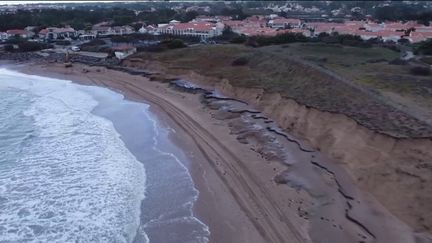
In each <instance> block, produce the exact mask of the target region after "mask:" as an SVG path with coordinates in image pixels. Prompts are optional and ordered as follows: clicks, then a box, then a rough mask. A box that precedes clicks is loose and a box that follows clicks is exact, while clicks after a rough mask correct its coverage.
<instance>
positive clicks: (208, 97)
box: [204, 93, 249, 105]
mask: <svg viewBox="0 0 432 243" xmlns="http://www.w3.org/2000/svg"><path fill="white" fill-rule="evenodd" d="M204 98H206V99H216V100H226V101H236V102H239V103H242V104H245V105H249V104H248V103H247V102H244V101H242V100H239V99H234V98H229V97H219V96H216V95H214V94H213V93H211V94H204Z"/></svg>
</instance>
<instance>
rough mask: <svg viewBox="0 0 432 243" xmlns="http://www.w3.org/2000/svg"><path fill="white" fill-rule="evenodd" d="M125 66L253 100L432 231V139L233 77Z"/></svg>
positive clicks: (414, 223) (399, 212)
mask: <svg viewBox="0 0 432 243" xmlns="http://www.w3.org/2000/svg"><path fill="white" fill-rule="evenodd" d="M123 64H124V65H127V66H131V67H138V68H145V69H149V70H158V71H160V73H163V74H173V75H175V76H177V77H182V78H184V79H187V80H190V81H192V82H194V83H197V84H200V85H203V86H212V87H214V88H216V90H218V91H219V92H221V93H223V94H224V95H226V96H229V97H232V98H236V99H239V100H243V101H245V102H248V103H249V104H250V105H253V106H255V108H256V109H258V110H260V111H262V112H263V113H264V114H265V115H266V116H268V117H269V118H271V119H273V120H274V121H276V122H277V123H278V125H279V126H280V127H281V128H282V129H284V130H286V131H287V132H289V133H291V134H293V135H294V136H297V137H299V138H302V139H304V140H306V141H308V142H309V143H310V144H311V145H312V146H313V147H315V148H316V149H318V150H320V151H322V152H323V153H325V154H326V155H328V156H329V157H330V158H332V159H333V160H334V161H336V162H337V163H340V164H342V165H343V166H344V167H345V168H346V169H347V171H348V172H349V173H350V175H351V176H352V177H353V179H354V180H355V181H356V182H357V184H358V185H359V186H360V188H361V189H363V190H365V191H368V192H370V193H372V194H373V195H374V196H375V197H376V198H377V199H378V200H379V201H380V202H381V203H382V204H383V205H384V206H385V207H386V208H387V209H388V210H390V211H391V212H392V213H393V214H394V215H396V216H397V217H398V218H400V219H402V220H403V221H405V222H406V223H408V224H409V225H410V226H411V227H413V228H414V230H415V231H418V232H422V231H427V232H432V187H431V186H430V185H431V183H432V139H431V138H397V137H392V136H389V135H386V134H381V133H378V132H376V131H372V130H370V129H368V128H366V127H365V126H362V125H361V124H359V123H358V122H356V121H355V120H354V119H351V118H349V117H348V116H346V115H343V114H339V113H332V112H326V111H321V110H318V109H315V108H313V107H308V106H305V105H302V104H300V103H298V102H297V101H295V100H294V99H289V98H285V97H283V96H282V95H281V94H280V93H274V92H267V91H265V90H264V89H260V88H244V87H238V86H233V85H231V84H230V82H229V80H226V79H224V80H222V81H220V79H218V78H214V77H208V76H203V75H200V74H197V73H195V72H192V71H189V72H188V71H186V70H178V69H175V70H174V69H167V68H166V67H164V65H161V64H160V63H157V62H151V61H141V60H140V61H139V62H136V61H134V60H125V62H124V63H123Z"/></svg>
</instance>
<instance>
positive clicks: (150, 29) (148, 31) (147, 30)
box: [138, 25, 157, 35]
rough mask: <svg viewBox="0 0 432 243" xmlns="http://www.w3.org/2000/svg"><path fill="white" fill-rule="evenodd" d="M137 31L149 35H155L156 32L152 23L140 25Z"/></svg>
mask: <svg viewBox="0 0 432 243" xmlns="http://www.w3.org/2000/svg"><path fill="white" fill-rule="evenodd" d="M138 32H139V33H141V34H150V35H155V34H157V27H155V26H152V25H148V26H146V27H144V26H142V27H141V28H140V29H139V30H138Z"/></svg>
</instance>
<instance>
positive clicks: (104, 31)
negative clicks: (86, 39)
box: [91, 25, 134, 36]
mask: <svg viewBox="0 0 432 243" xmlns="http://www.w3.org/2000/svg"><path fill="white" fill-rule="evenodd" d="M91 32H92V34H94V35H101V36H107V35H129V34H132V33H134V29H133V28H132V27H131V26H128V25H125V26H99V25H95V26H93V28H92V30H91Z"/></svg>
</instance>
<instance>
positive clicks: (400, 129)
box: [123, 43, 432, 232]
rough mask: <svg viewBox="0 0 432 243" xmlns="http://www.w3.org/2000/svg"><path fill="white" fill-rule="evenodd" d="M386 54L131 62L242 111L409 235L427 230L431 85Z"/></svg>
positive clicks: (354, 51)
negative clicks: (304, 145)
mask: <svg viewBox="0 0 432 243" xmlns="http://www.w3.org/2000/svg"><path fill="white" fill-rule="evenodd" d="M399 57H400V53H398V52H395V51H393V50H390V49H386V48H379V47H373V48H358V47H347V46H338V45H322V44H318V43H308V44H301V43H296V44H289V45H280V46H267V47H261V48H252V47H246V46H242V45H207V46H194V47H189V48H182V49H176V50H168V51H163V52H141V53H138V54H135V55H134V56H131V57H130V58H128V59H126V60H124V61H123V65H125V66H129V67H138V68H142V69H146V70H159V71H163V72H165V73H168V74H172V75H176V76H181V77H184V78H187V79H189V80H191V81H193V82H196V83H199V84H201V85H210V86H214V87H216V88H217V89H218V90H219V91H220V92H222V93H223V94H224V95H227V96H232V97H235V98H237V99H241V100H243V101H246V102H248V103H249V104H252V105H254V106H255V107H256V108H258V109H260V110H261V111H263V112H264V113H265V114H267V115H269V116H270V117H271V118H273V119H274V120H276V121H277V122H278V124H279V125H280V126H281V127H282V128H284V129H285V130H287V131H289V132H291V133H293V134H295V135H297V136H299V137H301V138H303V139H305V140H307V141H309V142H310V143H311V144H312V145H313V146H314V147H316V148H317V149H319V150H321V151H322V152H324V153H326V154H327V155H329V156H330V157H332V158H333V159H335V160H336V161H338V162H339V163H341V164H343V165H344V166H345V168H347V169H348V171H349V172H350V174H351V176H352V177H353V178H354V179H355V180H356V181H357V183H358V184H359V185H360V187H361V188H363V189H364V190H366V191H369V192H371V193H372V194H373V195H375V196H376V197H377V199H379V200H380V202H381V203H382V204H383V205H385V206H386V207H387V208H388V209H389V210H390V211H391V212H392V213H394V214H395V215H396V216H398V217H399V218H400V219H402V220H403V221H405V222H407V223H408V224H410V225H411V226H412V227H413V228H414V229H415V230H418V231H429V232H431V229H432V221H431V218H432V214H431V212H432V208H431V205H430V201H431V200H432V198H431V195H432V188H430V187H429V186H428V185H429V184H430V183H431V180H432V177H431V174H432V173H431V172H432V152H431V151H430V148H431V147H432V140H431V138H432V125H431V124H432V119H431V118H432V111H431V110H430V108H428V107H431V106H432V95H431V92H432V91H431V89H432V82H431V79H432V78H431V76H430V75H427V74H426V75H417V73H415V72H413V68H415V67H416V66H418V63H415V62H414V63H406V62H404V61H403V60H401V59H400V58H399Z"/></svg>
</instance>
